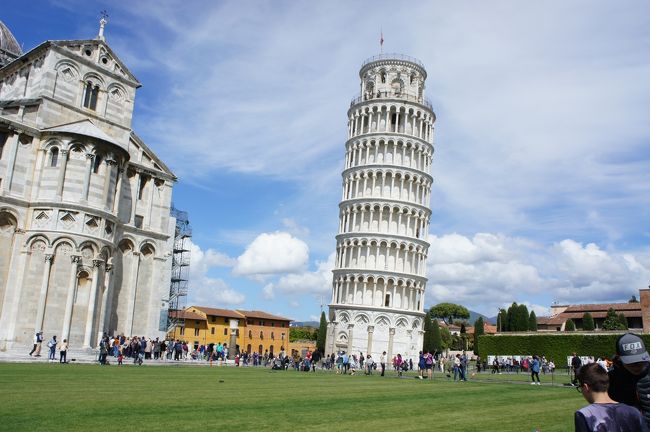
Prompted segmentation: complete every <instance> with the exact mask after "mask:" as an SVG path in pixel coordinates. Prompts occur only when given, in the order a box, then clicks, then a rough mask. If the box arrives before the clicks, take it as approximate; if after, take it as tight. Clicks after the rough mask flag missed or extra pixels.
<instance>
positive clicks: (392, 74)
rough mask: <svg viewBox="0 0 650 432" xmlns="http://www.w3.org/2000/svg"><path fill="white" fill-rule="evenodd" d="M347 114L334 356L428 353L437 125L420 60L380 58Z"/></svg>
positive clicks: (364, 69) (332, 311)
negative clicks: (429, 258)
mask: <svg viewBox="0 0 650 432" xmlns="http://www.w3.org/2000/svg"><path fill="white" fill-rule="evenodd" d="M359 77H360V78H361V91H360V95H359V96H358V97H356V98H354V99H353V100H352V102H351V104H350V109H349V110H348V140H347V142H346V144H345V150H346V151H345V168H344V170H343V174H342V176H343V195H342V198H341V203H340V204H339V232H338V235H337V236H336V252H337V254H336V263H335V266H334V270H333V273H334V276H333V284H332V299H331V303H330V305H329V324H328V333H327V341H326V352H327V353H332V352H337V351H347V352H348V353H350V354H357V355H358V354H359V352H363V353H364V355H366V354H371V355H372V357H373V358H374V359H375V361H378V359H379V355H380V354H381V353H382V352H383V351H386V353H387V355H388V358H392V356H395V355H397V354H402V356H403V357H405V358H407V359H408V358H413V360H414V361H415V360H417V354H418V351H419V350H420V349H421V347H422V338H423V333H424V331H423V317H424V315H425V313H424V290H425V286H426V282H427V279H426V258H427V252H428V248H429V243H427V233H428V228H429V218H430V216H431V210H430V209H429V200H430V193H431V183H432V181H433V179H432V177H431V175H430V174H429V171H430V167H431V158H432V156H433V139H432V134H433V123H434V122H435V120H436V116H435V114H434V113H433V109H432V107H431V104H430V103H429V102H428V101H427V100H426V99H424V83H425V80H426V77H427V73H426V70H425V69H424V66H423V65H422V63H421V62H420V61H418V60H416V59H414V58H410V57H407V56H403V55H395V54H382V55H379V56H375V57H372V58H370V59H368V60H367V61H365V62H364V63H363V65H362V66H361V70H360V71H359Z"/></svg>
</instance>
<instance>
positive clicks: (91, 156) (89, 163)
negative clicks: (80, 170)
mask: <svg viewBox="0 0 650 432" xmlns="http://www.w3.org/2000/svg"><path fill="white" fill-rule="evenodd" d="M95 157H96V156H95V155H94V154H92V153H86V165H87V166H86V174H85V175H84V187H83V190H82V192H81V200H82V201H84V202H85V201H88V191H89V190H90V173H92V172H93V164H94V162H95Z"/></svg>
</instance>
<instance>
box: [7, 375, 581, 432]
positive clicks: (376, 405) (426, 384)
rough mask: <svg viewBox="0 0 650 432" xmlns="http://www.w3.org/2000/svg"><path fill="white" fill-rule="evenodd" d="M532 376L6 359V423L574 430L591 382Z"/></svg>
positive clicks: (15, 426)
mask: <svg viewBox="0 0 650 432" xmlns="http://www.w3.org/2000/svg"><path fill="white" fill-rule="evenodd" d="M526 378H527V377H526V376H523V375H521V376H519V377H517V376H510V375H489V374H482V375H478V376H477V377H476V379H473V380H470V381H468V382H462V383H461V382H457V383H455V382H453V381H448V380H447V379H446V378H444V377H443V376H441V375H440V374H438V375H437V376H435V378H434V381H433V382H430V381H420V380H416V379H413V378H412V377H408V378H401V379H400V378H396V377H394V375H393V374H392V373H391V374H390V376H386V377H380V376H379V375H373V376H364V375H356V376H348V375H345V376H341V375H335V374H333V373H328V372H323V371H319V372H317V373H305V372H295V371H287V372H284V371H278V372H275V371H270V370H268V369H253V368H232V367H228V368H225V367H221V368H220V367H212V368H209V367H183V366H178V367H174V366H169V367H147V366H143V367H134V366H125V367H117V366H108V367H100V366H94V365H59V364H8V363H5V364H0V388H1V389H2V390H1V391H0V430H7V431H21V430H29V431H44V430H47V431H49V430H52V431H54V430H58V431H74V430H80V431H81V430H84V431H89V430H104V429H105V430H124V431H135V430H149V431H152V430H154V431H155V430H170V431H180V430H196V431H198V430H201V431H203V430H208V431H252V430H265V431H280V430H284V431H307V430H309V431H315V430H327V431H330V432H332V431H342V430H346V431H355V432H361V431H416V430H453V431H517V432H519V431H534V430H540V431H543V432H547V431H549V432H550V431H563V432H564V431H570V430H573V412H574V411H575V410H576V409H578V408H580V407H581V406H584V405H585V402H584V400H583V399H582V397H581V396H580V394H579V393H578V392H576V391H575V390H574V389H573V388H566V387H561V386H557V385H556V386H551V385H543V386H531V385H528V384H527V383H525V382H524V380H525V379H526ZM545 378H548V380H547V379H545ZM556 378H557V377H556ZM562 378H566V377H564V376H563V377H562ZM517 380H521V381H520V382H516V381H517ZM507 381H514V382H507ZM542 381H543V382H545V383H550V381H551V380H550V377H549V376H546V377H544V376H542ZM564 381H566V379H564Z"/></svg>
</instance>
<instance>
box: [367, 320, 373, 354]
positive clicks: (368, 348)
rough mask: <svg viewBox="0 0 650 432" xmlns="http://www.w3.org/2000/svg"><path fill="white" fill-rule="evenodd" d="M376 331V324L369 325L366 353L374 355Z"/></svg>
mask: <svg viewBox="0 0 650 432" xmlns="http://www.w3.org/2000/svg"><path fill="white" fill-rule="evenodd" d="M374 332H375V326H368V347H367V348H366V353H367V354H370V355H372V335H373V333H374Z"/></svg>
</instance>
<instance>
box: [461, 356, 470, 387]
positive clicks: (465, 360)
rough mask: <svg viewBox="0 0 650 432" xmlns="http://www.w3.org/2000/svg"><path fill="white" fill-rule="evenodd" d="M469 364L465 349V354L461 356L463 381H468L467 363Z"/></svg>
mask: <svg viewBox="0 0 650 432" xmlns="http://www.w3.org/2000/svg"><path fill="white" fill-rule="evenodd" d="M468 364H469V358H468V357H467V353H466V352H465V351H463V355H462V356H460V378H461V379H462V380H463V381H467V365H468Z"/></svg>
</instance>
